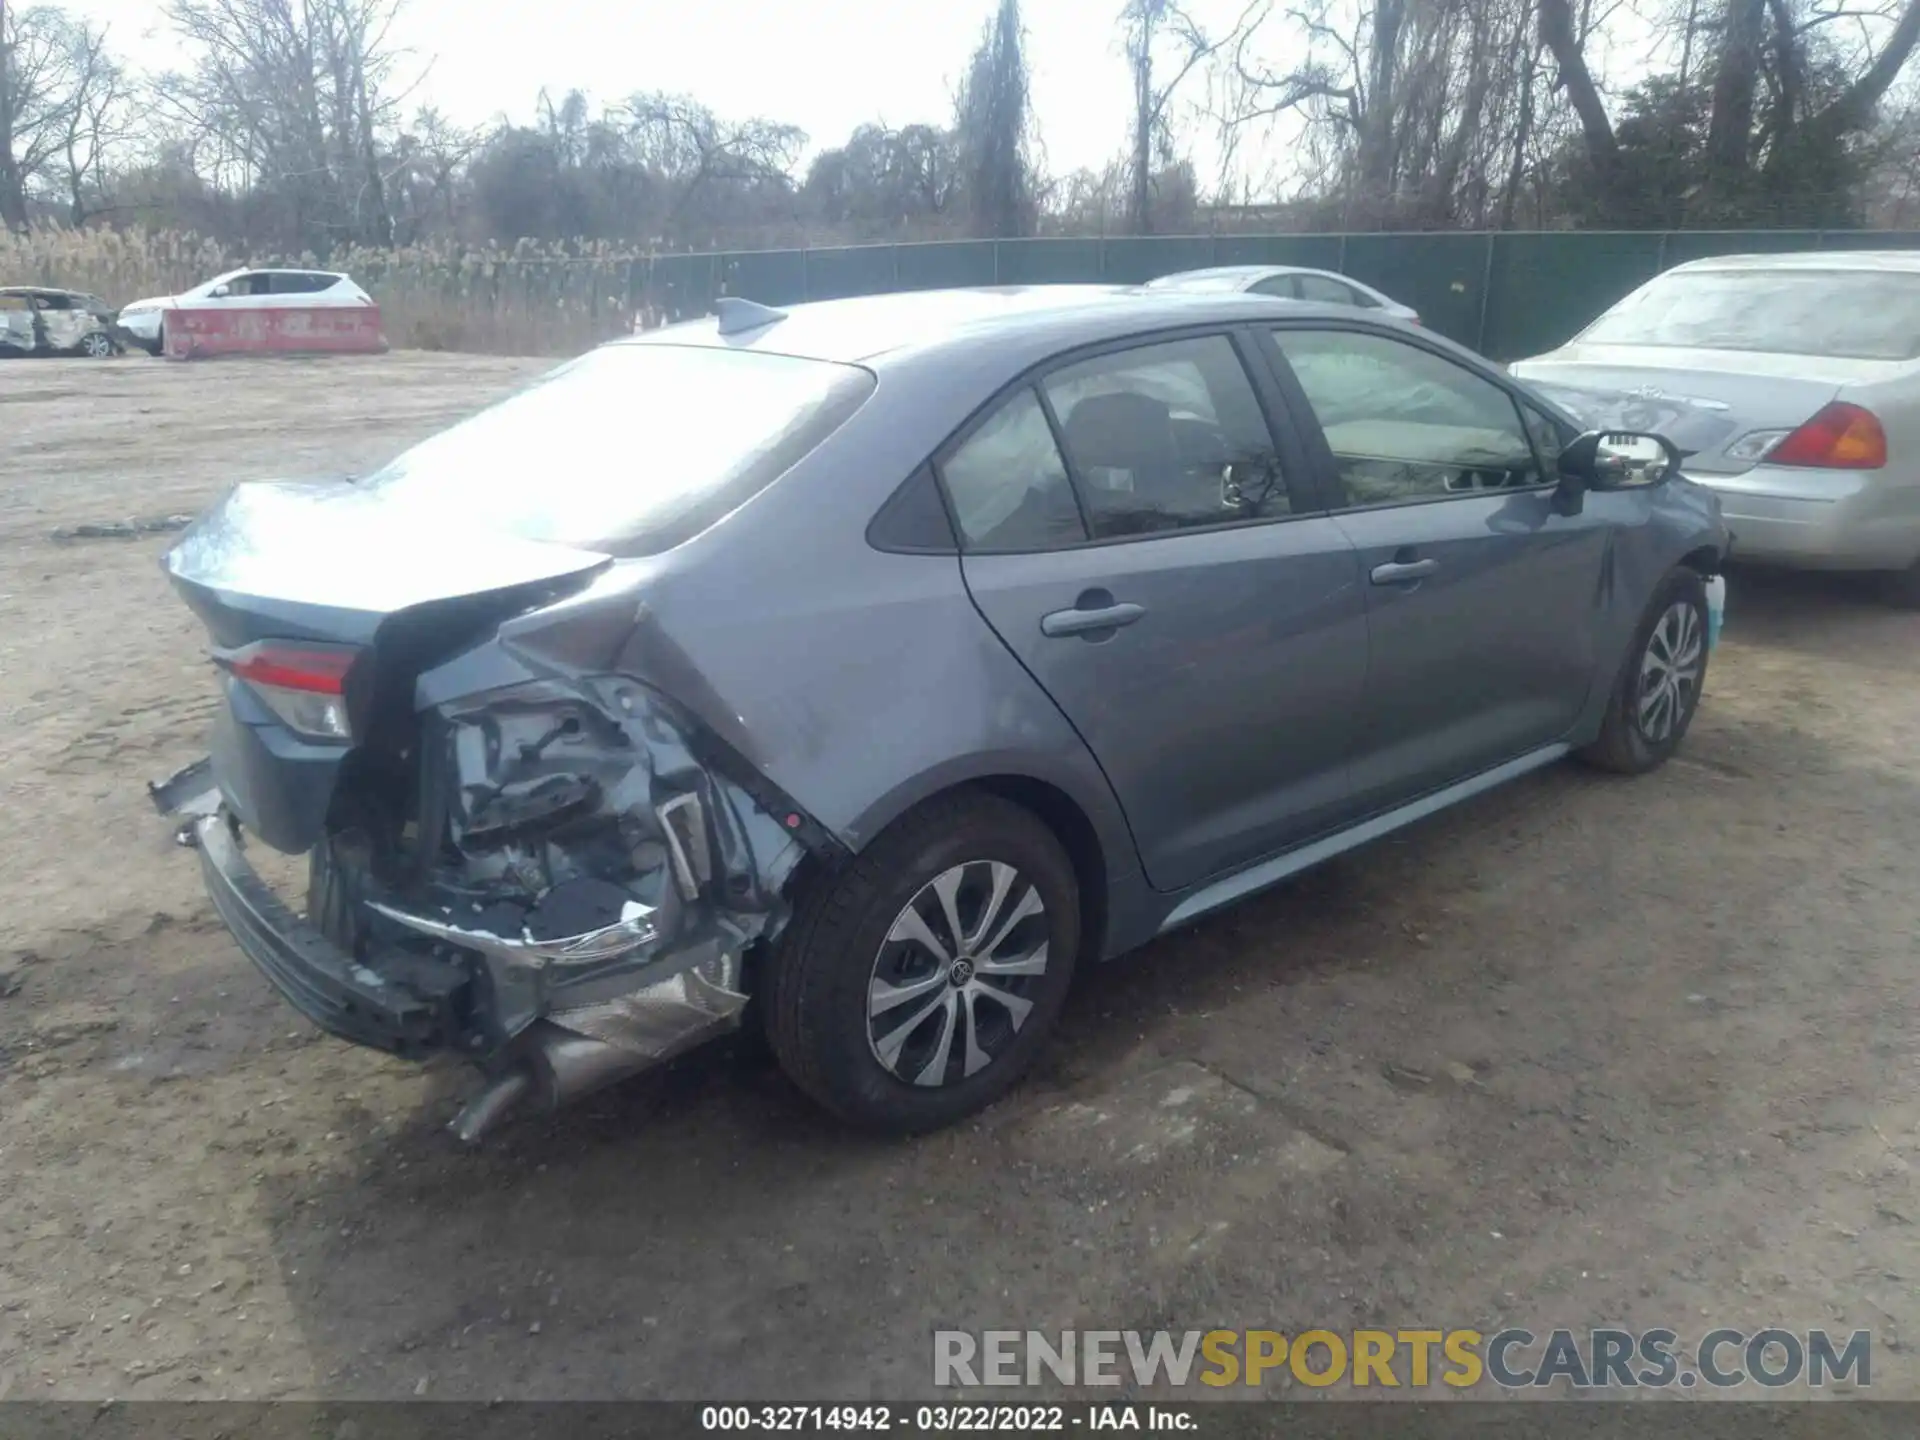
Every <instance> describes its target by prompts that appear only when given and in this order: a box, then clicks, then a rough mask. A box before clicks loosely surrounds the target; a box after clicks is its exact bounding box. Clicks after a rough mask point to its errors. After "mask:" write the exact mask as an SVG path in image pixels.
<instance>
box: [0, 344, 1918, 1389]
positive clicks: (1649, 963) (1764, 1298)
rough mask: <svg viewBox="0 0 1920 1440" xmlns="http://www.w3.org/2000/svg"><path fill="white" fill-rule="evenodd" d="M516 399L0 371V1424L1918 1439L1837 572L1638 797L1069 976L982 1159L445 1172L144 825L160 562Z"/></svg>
mask: <svg viewBox="0 0 1920 1440" xmlns="http://www.w3.org/2000/svg"><path fill="white" fill-rule="evenodd" d="M544 363H546V362H540V361H513V360H500V359H483V358H472V357H452V356H439V355H412V354H395V355H391V356H386V357H378V358H367V359H339V360H326V361H272V362H259V363H246V362H225V363H214V364H207V365H202V366H177V365H170V364H162V363H158V362H151V361H146V360H137V359H129V360H120V361H111V362H95V363H87V362H51V361H49V362H13V363H4V364H0V437H4V440H3V441H0V443H4V445H5V453H6V458H7V461H8V462H9V463H8V464H7V465H6V467H5V470H4V471H0V714H3V715H4V722H5V733H6V736H7V742H6V744H5V746H4V750H3V751H0V796H3V797H4V803H5V806H6V813H7V815H8V817H9V820H8V823H7V825H6V826H4V827H3V828H0V861H3V862H4V863H0V915H4V916H5V917H6V920H7V926H6V934H5V937H4V939H0V1396H6V1395H12V1396H14V1397H15V1398H20V1397H32V1398H98V1397H107V1396H117V1397H121V1398H128V1399H132V1398H179V1397H193V1396H206V1397H213V1396H231V1397H247V1398H261V1397H282V1396H321V1397H328V1398H363V1397H411V1396H416V1395H428V1396H432V1397H436V1398H448V1397H477V1398H491V1397H495V1396H503V1397H513V1398H519V1397H527V1398H532V1397H580V1398H587V1397H592V1398H600V1397H624V1396H636V1397H645V1396H660V1397H676V1398H706V1399H716V1398H737V1397H756V1398H769V1399H799V1398H815V1399H842V1400H844V1399H860V1398H867V1397H869V1396H882V1397H896V1396H912V1395H916V1394H923V1393H925V1392H926V1391H927V1389H928V1387H929V1385H930V1382H931V1373H930V1371H931V1365H930V1357H931V1351H932V1347H931V1340H930V1332H931V1331H932V1330H933V1329H934V1328H936V1327H952V1326H958V1327H988V1326H996V1325H999V1326H1014V1327H1023V1328H1035V1329H1042V1330H1053V1329H1059V1328H1066V1327H1073V1326H1078V1327H1082V1328H1086V1327H1097V1328H1116V1329H1120V1328H1129V1327H1143V1328H1153V1327H1162V1326H1165V1327H1171V1328H1174V1329H1180V1330H1184V1329H1188V1328H1201V1329H1206V1328H1213V1327H1216V1326H1219V1327H1227V1328H1241V1327H1271V1328H1274V1329H1279V1330H1282V1331H1286V1332H1297V1331H1299V1330H1302V1329H1306V1328H1312V1327H1324V1328H1331V1329H1335V1330H1338V1329H1342V1328H1345V1327H1351V1326H1361V1325H1374V1324H1379V1325H1384V1326H1386V1327H1389V1328H1392V1327H1402V1328H1404V1327H1413V1326H1431V1327H1441V1328H1445V1327H1456V1326H1472V1327H1475V1328H1479V1329H1482V1330H1486V1331H1491V1330H1493V1329H1495V1328H1498V1327H1499V1326H1500V1325H1502V1324H1506V1323H1515V1324H1523V1325H1526V1326H1528V1327H1529V1328H1533V1329H1535V1330H1540V1331H1544V1330H1547V1329H1550V1328H1552V1327H1553V1326H1555V1325H1570V1326H1577V1327H1584V1326H1588V1325H1595V1324H1617V1325H1621V1326H1625V1327H1627V1328H1633V1329H1639V1328H1647V1327H1653V1326H1660V1325H1664V1326H1668V1327H1671V1328H1673V1329H1675V1330H1677V1331H1679V1332H1680V1333H1681V1336H1682V1338H1683V1341H1685V1340H1687V1339H1692V1340H1696V1341H1697V1340H1698V1338H1699V1336H1700V1335H1701V1334H1702V1333H1704V1332H1705V1331H1706V1330H1707V1329H1709V1328H1711V1327H1712V1326H1714V1325H1719V1324H1726V1325H1731V1326H1737V1327H1740V1328H1743V1329H1747V1330H1753V1329H1758V1328H1760V1327H1762V1326H1765V1325H1769V1324H1781V1325H1786V1326H1789V1327H1806V1326H1828V1327H1837V1328H1839V1329H1842V1330H1851V1329H1854V1328H1866V1329H1871V1330H1872V1331H1873V1332H1874V1334H1875V1344H1876V1348H1875V1352H1874V1375H1873V1379H1874V1385H1873V1393H1874V1394H1876V1395H1879V1396H1894V1395H1899V1396H1906V1397H1920V1383H1916V1380H1915V1374H1916V1372H1915V1369H1914V1366H1913V1360H1912V1347H1913V1346H1914V1345H1915V1344H1920V1184H1917V1183H1916V1178H1915V1173H1914V1168H1913V1167H1914V1165H1915V1163H1916V1161H1917V1160H1920V1069H1917V1068H1916V1041H1917V1040H1920V1036H1917V1035H1916V1028H1915V1017H1916V1013H1920V999H1917V994H1920V992H1917V991H1916V986H1915V983H1914V959H1915V940H1916V935H1920V884H1916V866H1915V859H1914V857H1915V853H1916V849H1920V805H1917V804H1916V786H1917V785H1920V760H1917V759H1916V756H1920V643H1917V642H1920V616H1915V615H1910V614H1904V615H1903V614H1897V613H1893V612H1889V611H1885V610H1881V609H1879V608H1877V607H1876V606H1875V605H1874V604H1873V603H1872V602H1871V601H1870V600H1868V599H1867V598H1865V597H1864V595H1863V594H1862V593H1861V592H1860V591H1859V589H1858V587H1855V586H1852V585H1850V584H1847V583H1844V582H1838V581H1814V580H1781V579H1769V578H1764V577H1757V576H1746V575H1737V576H1735V577H1734V580H1733V583H1732V587H1731V590H1732V595H1731V600H1730V609H1729V621H1728V635H1727V640H1726V644H1725V647H1724V648H1723V649H1722V650H1721V651H1720V652H1719V654H1718V655H1717V657H1716V659H1715V663H1714V667H1713V671H1712V674H1711V676H1710V679H1709V682H1708V693H1707V697H1706V701H1705V707H1704V709H1703V711H1702V713H1701V716H1700V719H1699V721H1698V723H1697V724H1696V725H1695V727H1694V730H1693V733H1692V735H1691V736H1690V737H1689V739H1688V742H1687V744H1686V747H1685V750H1684V752H1683V756H1682V758H1681V759H1679V760H1678V761H1676V762H1675V763H1674V764H1672V765H1670V766H1669V767H1668V768H1667V769H1665V770H1664V771H1662V772H1661V773H1658V774H1656V775H1653V776H1650V777H1647V778H1645V779H1642V780H1638V781H1621V780H1617V779H1613V778H1609V777H1604V776H1600V775H1596V774H1592V773H1589V772H1586V771H1583V770H1581V769H1579V768H1577V767H1574V766H1571V765H1569V766H1563V767H1556V768H1554V769H1552V770H1549V771H1547V772H1544V773H1541V774H1538V775H1535V776H1533V777H1531V778H1529V779H1527V780H1525V781H1522V782H1520V783H1518V784H1516V785H1513V786H1511V787H1509V788H1507V789H1505V790H1503V791H1501V792H1498V793H1495V794H1492V795H1489V796H1486V797H1483V798H1481V799H1479V800H1477V801H1475V802H1473V803H1471V804H1469V805H1467V806H1466V807H1464V808H1462V809H1458V810H1455V811H1453V812H1452V813H1450V814H1448V815H1445V816H1442V817H1439V818H1437V819H1435V820H1433V821H1430V822H1427V823H1425V824H1423V825H1421V826H1419V827H1417V828H1415V829H1414V830H1412V831H1409V832H1405V833H1403V834H1402V835H1400V836H1398V837H1397V838H1394V839H1391V840H1388V841H1386V842H1384V843H1381V844H1377V845H1375V846H1373V847H1371V848H1370V849H1367V850H1365V851H1363V852H1360V853H1358V854H1355V855H1353V856H1351V857H1348V858H1346V859H1344V860H1342V861H1339V862H1336V863H1334V864H1332V865H1329V866H1327V867H1325V868H1323V869H1321V870H1319V871H1316V872H1314V873H1312V874H1310V875H1308V876H1306V877H1304V878H1303V879H1301V880H1300V881H1299V882H1297V883H1295V884H1293V885H1291V886H1289V887H1287V888H1284V889H1282V890H1279V891H1276V892H1273V893H1270V894H1268V895H1265V896H1263V897H1261V898H1258V899H1256V900H1254V901H1252V902H1250V903H1248V904H1245V905H1243V906H1241V907H1240V908H1238V909H1236V910H1233V911H1231V912H1229V913H1226V914H1223V915H1221V916H1219V917H1218V918H1216V919H1214V920H1213V921H1211V922H1210V923H1207V924H1204V925H1202V926H1201V927H1199V928H1196V929H1194V930H1192V931H1190V932H1188V933H1186V934H1184V935H1182V936H1179V937H1177V938H1173V939H1170V940H1167V941H1164V942H1161V943H1157V944H1155V945H1153V946H1151V947H1149V948H1148V949H1147V950H1145V951H1143V952H1142V953H1140V954H1138V955H1135V956H1133V957H1130V958H1129V959H1127V960H1124V961H1122V962H1119V963H1118V964H1116V965H1114V966H1111V967H1108V968H1106V969H1104V970H1102V971H1099V972H1095V973H1093V974H1091V975H1087V976H1084V977H1083V984H1082V985H1081V987H1080V989H1079V990H1078V992H1077V994H1076V997H1075V999H1074V1001H1073V1003H1072V1004H1071V1005H1070V1006H1069V1010H1068V1014H1067V1017H1066V1021H1065V1024H1064V1030H1063V1033H1062V1034H1061V1036H1060V1037H1059V1039H1058V1041H1057V1043H1056V1044H1055V1045H1054V1046H1053V1047H1052V1048H1051V1050H1050V1052H1049V1054H1048V1057H1047V1059H1046V1060H1045V1061H1044V1062H1043V1066H1042V1068H1041V1070H1040V1071H1039V1073H1037V1074H1036V1075H1035V1076H1034V1077H1033V1078H1032V1079H1031V1080H1030V1081H1028V1082H1027V1083H1026V1084H1025V1085H1023V1086H1022V1087H1021V1088H1020V1089H1018V1090H1017V1091H1016V1092H1015V1093H1014V1094H1013V1095H1012V1096H1011V1097H1010V1098H1009V1099H1007V1100H1006V1101H1004V1102H1002V1103H1001V1104H1000V1105H998V1106H996V1107H995V1108H994V1109H993V1110H991V1111H990V1112H988V1113H987V1114H986V1115H984V1116H983V1117H981V1118H979V1119H978V1120H977V1121H975V1122H974V1123H971V1124H968V1125H965V1126H962V1127H960V1128H958V1129H955V1130H952V1131H949V1132H946V1133H943V1134H940V1135H935V1136H932V1137H929V1138H926V1139H922V1140H919V1141H916V1142H912V1143H903V1144H885V1143H876V1142H872V1141H868V1140H863V1139H857V1138H853V1137H851V1136H849V1135H848V1134H846V1133H844V1132H842V1131H840V1130H838V1129H836V1128H835V1127H834V1126H833V1125H832V1124H831V1123H829V1122H828V1121H826V1120H825V1119H823V1118H821V1116H819V1115H818V1114H817V1113H816V1112H815V1111H814V1110H813V1109H812V1108H810V1107H809V1106H808V1105H807V1104H806V1103H805V1102H804V1101H803V1100H802V1099H801V1098H800V1097H799V1096H798V1095H797V1094H796V1093H795V1092H794V1091H793V1090H792V1089H791V1088H790V1087H789V1086H788V1085H787V1084H786V1083H785V1081H784V1080H783V1079H782V1078H781V1076H780V1075H779V1073H778V1071H777V1070H775V1069H773V1068H771V1067H770V1065H769V1064H768V1063H767V1062H766V1061H765V1060H764V1058H762V1057H760V1056H759V1055H757V1054H755V1053H754V1052H752V1051H751V1050H744V1051H735V1050H728V1049H721V1050H718V1051H713V1052H708V1053H706V1054H703V1055H700V1056H697V1057H695V1058H693V1059H692V1060H690V1061H688V1062H686V1063H683V1064H682V1065H681V1066H679V1067H677V1068H676V1069H674V1070H672V1071H670V1072H668V1073H666V1074H664V1075H659V1076H653V1077H647V1078H644V1079H641V1080H638V1081H635V1082H633V1083H630V1084H628V1085H625V1086H622V1087H620V1088H618V1089H617V1090H614V1091H612V1092H609V1093H606V1094H604V1095H602V1096H599V1097H597V1098H595V1099H592V1100H590V1101H588V1102H586V1103H585V1104H583V1105H582V1106H581V1107H580V1108H578V1109H576V1110H574V1111H572V1112H570V1113H568V1114H566V1115H564V1116H562V1117H560V1118H558V1119H556V1120H552V1121H546V1120H539V1119H534V1120H528V1121H523V1122H522V1123H519V1124H517V1125H515V1126H514V1127H512V1128H511V1129H509V1130H508V1131H506V1132H504V1133H503V1134H502V1135H501V1137H500V1138H499V1140H498V1141H496V1142H495V1143H493V1144H492V1145H491V1146H490V1147H489V1148H487V1149H485V1150H483V1151H481V1152H479V1153H477V1154H469V1153H464V1152H461V1151H459V1150H457V1149H456V1148H455V1147H454V1146H453V1144H452V1142H451V1141H450V1140H449V1139H447V1138H446V1137H445V1136H444V1134H443V1133H442V1126H443V1124H444V1122H445V1121H446V1119H447V1118H448V1116H449V1115H450V1114H451V1113H452V1111H453V1109H454V1108H455V1107H456V1105H457V1103H458V1099H459V1097H460V1095H461V1094H462V1093H463V1092H464V1091H465V1089H466V1079H465V1077H464V1076H463V1075H461V1074H460V1073H459V1072H457V1071H451V1070H446V1071H442V1070H428V1071H421V1070H417V1069H415V1068H413V1067H410V1066H407V1065H403V1064H401V1063H399V1062H395V1061H389V1060H386V1059H383V1058H381V1057H378V1056H376V1055H373V1054H371V1053H369V1052H364V1051H358V1050H355V1049H352V1048H350V1047H348V1046H346V1045H344V1044H340V1043H336V1042H335V1041H333V1040H330V1039H327V1038H324V1037H322V1036H320V1035H318V1034H316V1033H315V1032H313V1031H312V1030H311V1029H310V1028H309V1027H308V1026H307V1025H306V1024H305V1022H303V1021H301V1020H300V1019H299V1018H298V1017H297V1016H296V1015H295V1014H294V1013H293V1012H292V1011H290V1010H288V1009H287V1008H286V1007H285V1006H283V1005H282V1004H281V1003H280V1002H279V1001H278V1000H277V999H276V998H275V997H274V996H273V995H272V994H271V993H270V992H269V991H268V989H267V987H266V985H265V984H264V982H262V981H261V980H260V979H258V978H257V977H256V976H255V974H254V973H252V971H251V969H250V967H249V966H248V964H247V963H246V962H245V961H244V960H243V959H242V958H241V956H240V955H239V953H238V952H237V951H236V950H235V948H234V946H233V945H232V943H231V942H230V941H229V940H228V938H227V936H226V934H225V933H224V931H222V929H221V928H220V926H219V925H218V924H217V923H216V922H215V920H214V919H213V918H212V915H211V913H210V910H209V908H208V905H207V903H206V901H205V899H204V897H203V895H202V893H201V890H200V887H199V882H198V876H197V870H196V866H195V864H194V861H193V858H192V856H191V855H190V854H189V853H188V852H185V851H182V850H180V849H178V848H176V847H175V846H173V845H172V844H171V843H170V842H169V836H168V833H167V829H166V827H165V826H164V825H162V824H161V823H160V822H159V821H158V820H157V819H156V818H155V817H154V815H153V814H152V812H151V810H150V808H149V807H148V804H147V801H146V798H145V794H144V784H145V782H146V781H147V780H148V779H149V778H152V777H158V776H161V775H164V774H166V773H168V772H169V771H171V770H172V769H173V768H175V767H176V766H177V765H179V764H181V763H184V762H185V761H188V760H190V759H193V758H194V757H195V756H197V755H198V754H200V753H201V747H202V736H203V732H204V729H205V727H206V725H207V723H208V720H209V716H210V713H211V710H212V707H213V704H214V690H213V686H212V684H211V677H210V675H209V672H208V668H207V666H206V663H205V660H204V657H203V652H202V637H201V635H200V633H199V631H198V630H197V627H196V626H195V625H194V624H193V622H192V621H191V618H190V617H189V615H188V614H187V612H186V610H185V609H184V608H183V607H182V606H181V605H180V604H179V603H178V602H177V601H176V600H175V598H174V597H173V596H172V595H171V593H170V592H169V590H168V589H167V587H166V585H165V584H164V582H163V580H162V577H161V574H160V572H159V569H158V567H157V564H156V559H157V556H158V555H159V554H160V553H161V551H162V550H163V549H164V547H165V545H166V544H167V535H166V530H167V528H168V526H169V525H170V524H174V523H177V522H176V521H175V520H174V518H173V517H177V516H181V515H184V514H187V513H191V512H193V511H196V510H198V509H200V508H201V507H203V506H205V505H206V504H207V503H208V502H209V501H210V500H212V499H213V498H214V497H215V496H216V495H217V494H218V493H219V492H220V490H221V489H222V487H224V486H225V485H226V484H228V483H230V482H232V481H234V480H237V479H241V478H247V477H260V476H267V475H287V476H310V475H326V474H340V473H350V472H352V471H353V470H355V469H356V468H359V467H364V466H366V465H368V464H370V463H374V462H377V461H379V460H381V459H383V458H385V457H386V456H388V455H390V454H392V453H393V452H395V451H397V450H398V449H399V448H401V446H402V445H403V444H405V443H406V442H408V441H409V440H411V439H413V438H415V437H417V436H419V435H421V434H423V433H425V432H428V431H431V430H433V429H434V428H436V427H438V426H440V425H442V424H444V423H446V422H447V421H449V420H451V419H453V418H454V417H456V416H458V415H460V414H462V413H465V412H467V411H469V410H471V409H474V408H476V407H477V406H478V405H480V404H482V403H484V402H486V401H487V400H488V399H490V398H492V397H493V396H494V395H496V394H497V393H499V392H501V391H502V390H504V389H505V388H507V387H508V386H510V385H511V384H512V383H513V382H514V381H515V380H516V379H518V378H520V377H522V376H525V375H528V374H531V373H534V372H535V371H537V370H538V369H540V368H542V367H543V365H544ZM56 532H60V533H61V537H62V538H55V534H56ZM342 563H343V564H351V563H352V560H351V557H345V558H343V560H342ZM1683 1348H1684V1347H1683ZM1286 1384H1287V1382H1285V1381H1284V1380H1279V1381H1276V1386H1275V1388H1276V1390H1278V1391H1280V1392H1281V1393H1284V1392H1285V1389H1286Z"/></svg>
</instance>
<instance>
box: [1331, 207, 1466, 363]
mask: <svg viewBox="0 0 1920 1440" xmlns="http://www.w3.org/2000/svg"><path fill="white" fill-rule="evenodd" d="M1486 268H1487V241H1486V237H1485V236H1484V235H1481V234H1474V233H1461V232H1453V233H1438V232H1436V233H1433V234H1422V235H1349V236H1347V237H1346V273H1347V274H1349V275H1351V276H1353V278H1354V279H1356V280H1359V281H1361V282H1363V283H1364V284H1367V285H1371V286H1372V287H1373V288H1374V289H1376V290H1379V291H1382V292H1383V293H1385V294H1387V295H1391V296H1392V297H1393V298H1394V299H1395V300H1398V301H1399V302H1400V303H1401V304H1402V305H1411V306H1412V307H1413V308H1414V309H1415V310H1418V311H1419V312H1420V323H1421V324H1423V325H1425V326H1427V327H1428V328H1429V329H1432V330H1437V331H1439V332H1440V333H1441V334H1442V335H1445V336H1446V337H1447V338H1448V339H1449V340H1458V341H1459V342H1460V343H1461V344H1462V345H1471V344H1473V343H1474V341H1475V340H1476V339H1477V338H1478V334H1477V332H1478V331H1479V328H1480V291H1481V287H1482V285H1483V284H1484V283H1485V278H1486Z"/></svg>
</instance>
